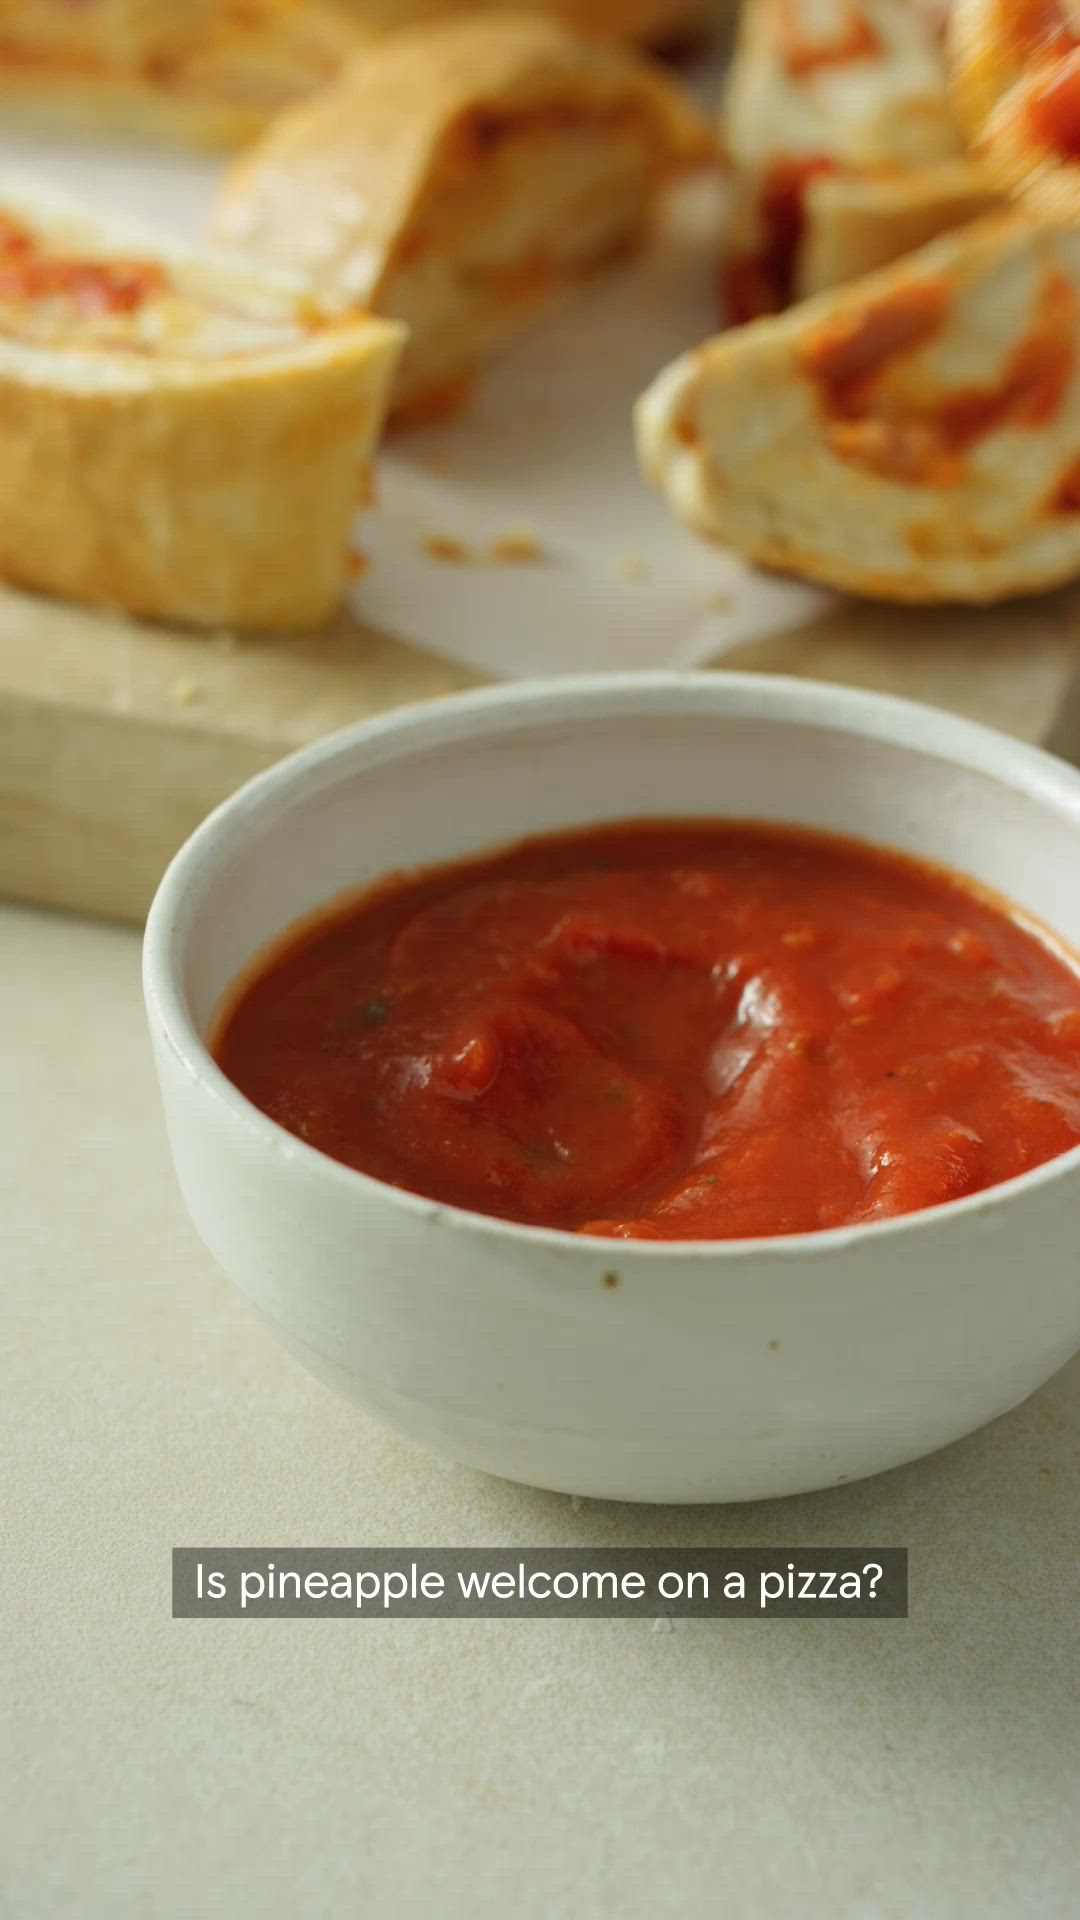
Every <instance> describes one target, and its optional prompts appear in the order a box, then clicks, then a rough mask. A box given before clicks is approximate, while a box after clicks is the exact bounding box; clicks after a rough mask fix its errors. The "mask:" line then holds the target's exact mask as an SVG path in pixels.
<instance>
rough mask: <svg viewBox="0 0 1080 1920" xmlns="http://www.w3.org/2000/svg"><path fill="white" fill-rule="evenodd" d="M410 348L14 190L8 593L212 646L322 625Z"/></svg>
mask: <svg viewBox="0 0 1080 1920" xmlns="http://www.w3.org/2000/svg"><path fill="white" fill-rule="evenodd" d="M399 347H400V335H399V330H398V329H396V328H394V327H393V326H390V325H387V324H386V323H385V322H383V321H378V320H372V319H369V318H364V317H359V316H358V317H355V318H353V319H350V320H348V321H341V322H331V321H328V320H327V319H326V318H325V317H324V316H321V315H320V314H318V313H317V312H316V311H315V310H314V309H313V308H312V305H311V302H310V299H309V296H308V294H307V292H306V290H305V289H304V288H303V287H302V285H301V284H299V283H297V282H295V281H293V280H290V279H289V278H288V277H287V276H284V275H274V274H272V273H269V272H260V271H259V270H258V269H255V268H252V266H251V264H250V263H249V262H246V261H237V260H236V259H235V258H231V257H229V256H227V255H215V254H212V253H197V252H195V251H193V250H192V249H190V248H185V247H183V246H181V245H179V244H178V243H169V242H165V243H162V242H161V241H160V239H159V237H158V236H157V234H156V232H154V231H153V230H148V229H147V228H145V227H144V226H142V225H141V224H139V223H133V222H130V221H117V220H111V219H110V220H102V219H100V218H99V217H98V216H97V215H96V214H92V213H90V212H89V211H87V210H85V209H83V208H81V207H80V206H78V205H77V204H76V203H73V202H72V201H70V200H69V199H68V198H67V197H66V196H61V195H58V194H56V193H55V192H53V191H51V190H46V189H44V188H43V187H41V186H40V185H39V184H38V183H36V182H35V183H28V182H26V181H25V180H21V179H17V178H13V177H12V176H9V175H5V176H0V410H2V415H3V421H4V431H3V434H2V435H0V576H3V577H5V578H7V579H9V580H12V581H14V582H16V583H17V584H19V585H22V586H28V587H34V588H38V589H42V590H44V591H46V592H49V593H56V594H60V595H63V596H64V597H66V598H69V599H73V600H81V601H86V602H92V603H93V602H96V603H105V604H109V605H113V606H119V607H122V608H124V609H125V610H127V611H128V612H130V613H133V614H140V615H145V616H150V617H154V618H163V619H170V620H179V621H189V622H192V623H196V624H200V625H214V626H216V625H224V626H255V627H266V628H279V627H283V628H289V627H294V626H307V625H311V624H313V623H315V622H317V621H319V620H321V619H322V618H324V617H325V616H326V615H327V614H328V613H329V612H330V611H331V610H332V608H333V606H334V605H335V604H336V602H337V600H338V599H339V598H340V595H341V591H342V587H343V584H344V580H345V572H346V555H347V547H348V541H349V536H350V530H351V526H352V522H353V519H354V516H355V513H356V509H357V505H358V502H359V500H360V498H361V496H362V494H363V492H364V490H365V487H366V483H367V471H368V462H369V458H370V454H371V450H372V447H373V445H374V443H375V440H376V438H377V435H378V431H379V427H380V424H381V420H382V415H383V411H384V407H385V401H386V395H387V391H388V388H389V384H390V380H391V378H392V374H393V368H394V364H395V361H396V358H397V354H398V351H399Z"/></svg>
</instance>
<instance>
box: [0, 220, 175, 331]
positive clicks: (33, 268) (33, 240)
mask: <svg viewBox="0 0 1080 1920" xmlns="http://www.w3.org/2000/svg"><path fill="white" fill-rule="evenodd" d="M167 286H168V279H167V276H166V275H165V273H164V272H163V270H162V269H161V267H159V266H158V265H157V264H156V262H155V261H153V260H121V259H108V260H86V259H81V258H77V257H74V256H69V255H67V254H55V253H50V252H48V250H47V249H45V248H43V247H42V245H41V243H40V241H39V240H38V238H37V235H36V234H35V233H34V232H33V231H32V229H31V228H30V227H27V226H25V225H24V224H23V222H22V221H21V220H15V219H13V218H12V216H11V215H10V214H6V213H0V300H15V301H18V302H20V303H22V302H24V301H30V300H55V299H63V300H68V301H70V302H71V303H72V305H73V306H74V307H75V308H76V310H77V311H78V312H79V313H82V314H85V315H87V316H92V315H95V314H106V313H134V312H135V311H136V310H137V309H138V308H139V307H141V306H142V305H143V304H144V303H145V302H146V301H147V300H150V299H152V298H153V297H154V295H156V294H159V293H163V292H164V291H165V289H166V287H167Z"/></svg>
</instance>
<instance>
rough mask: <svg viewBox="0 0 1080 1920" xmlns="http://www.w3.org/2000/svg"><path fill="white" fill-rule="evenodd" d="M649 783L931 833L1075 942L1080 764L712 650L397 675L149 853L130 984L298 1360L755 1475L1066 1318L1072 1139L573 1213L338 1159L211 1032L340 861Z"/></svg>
mask: <svg viewBox="0 0 1080 1920" xmlns="http://www.w3.org/2000/svg"><path fill="white" fill-rule="evenodd" d="M646 815H656V816H660V815H672V816H687V815H700V816H708V815H713V816H743V817H747V818H751V819H760V820H780V821H794V822H798V823H800V824H804V825H809V826H813V827H819V828H825V829H832V830H835V831H840V832H845V833H854V834H857V835H860V836H862V837H864V838H866V839H868V840H871V841H877V842H880V843H882V844H885V845H889V846H893V847H899V848H903V849H906V850H907V851H909V852H912V853H914V854H922V855H927V856H930V857H932V858H933V859H935V860H941V861H945V862H947V863H949V864H951V865H953V866H955V867H957V868H960V869H961V870H963V871H964V872H967V873H969V874H972V875H974V876H976V877H977V878H978V879H979V880H981V881H983V882H985V883H987V884H988V885H989V886H991V887H994V888H996V889H998V890H999V891H1000V892H1002V893H1004V894H1006V895H1008V896H1009V897H1010V898H1011V899H1013V900H1014V901H1016V902H1018V903H1019V905H1020V906H1022V907H1024V908H1026V909H1027V910H1028V911H1029V912H1031V913H1034V914H1036V915H1037V916H1038V917H1039V918H1040V919H1041V920H1043V921H1045V922H1046V923H1048V924H1049V925H1051V926H1052V927H1054V928H1055V929H1056V930H1057V932H1058V933H1059V934H1060V935H1062V936H1063V937H1064V938H1065V939H1066V940H1067V941H1069V942H1071V943H1072V944H1073V945H1074V946H1078V947H1080V775H1078V774H1077V773H1076V772H1074V771H1073V770H1072V769H1070V768H1068V767H1066V766H1063V765H1061V764H1059V763H1058V762H1056V761H1054V760H1052V759H1050V758H1048V757H1047V756H1046V755H1044V754H1040V753H1037V752H1035V751H1033V750H1031V749H1029V748H1026V747H1023V746H1020V745H1018V744H1017V743H1016V742H1014V741H1011V740H1008V739H1006V738H1004V737H1002V736H1000V735H997V734H994V733H990V732H988V731H986V730H985V729H983V728H980V727H975V726H972V725H969V724H968V723H966V722H963V721H961V720H957V719H953V718H951V717H949V716H948V715H946V714H943V713H937V712H934V711H931V710H930V709H928V708H922V707H917V706H913V705H910V704H908V703H907V702H901V701H896V700H889V699H884V698H879V697H877V696H871V695H867V694H859V693H852V692H849V691H846V690H843V689H839V688H834V687H826V686H816V685H810V684H807V683H805V682H801V681H786V680H781V679H774V678H759V677H755V676H751V675H745V676H744V675H734V674H713V675H691V674H687V675H680V676H663V677H653V676H648V677H645V676H620V677H612V678H605V679H598V680H573V681H562V682H558V681H555V682H551V681H549V682H545V683H538V684H535V685H529V686H514V687H506V688H498V689H495V690H492V691H484V692H480V693H476V694H469V695H465V696H463V697H461V698H455V699H449V700H444V701H440V702H438V703H436V704H433V705H427V706H423V707H419V708H412V709H409V710H408V711H403V712H399V713H396V714H394V715H392V716H391V717H389V718H388V719H384V720H379V721H377V722H375V723H373V724H370V725H366V726H361V727H358V728H356V729H355V730H353V731H350V732H347V733H342V734H338V735H336V736H335V737H333V738H331V739H329V740H326V741H324V742H322V743H321V744H320V745H318V746H315V747H312V748H310V749H309V750H308V751H306V752H304V753H301V754H299V755H297V756H296V757H295V758H293V759H290V760H286V761H285V762H283V763H282V764H281V765H280V766H276V767H274V768H273V769H272V770H271V771H270V772H269V773H265V774H263V775H262V776H261V777H260V778H259V779H257V780H254V781H253V782H252V783H251V784H250V785H249V786H247V787H245V788H243V789H242V791H241V792H239V793H238V794H237V795H236V796H235V797H234V798H233V799H231V800H229V801H227V802H226V804H225V805H224V806H223V807H220V808H219V809H218V811H217V812H216V813H214V814H212V815H211V817H210V818H209V819H208V820H207V821H206V822H205V824H204V825H203V826H202V827H200V829H199V831H198V832H197V833H196V834H195V835H194V837H193V838H192V839H191V840H190V841H189V842H188V844H187V845H186V846H185V847H184V848H183V850H182V851H181V852H180V853H179V854H178V855H177V857H176V859H175V860H174V862H173V864H172V866H171V867H170V868H169V871H168V873H167V874H166V876H165V879H164V880H163V882H162V885H161V888H160V891H159V893H158V896H157V899H156V901H155V903H154V907H153V910H152V912H151V915H150V921H149V925H148V928H147V935H146V949H145V982H146V997H147V1005H148V1008H149V1015H150V1025H151V1030H152V1033H153V1039H154V1047H155V1052H156V1056H157V1063H158V1070H159V1073H160V1077H161V1086H162V1093H163V1096H164V1102H165V1112H166V1118H167V1121H168V1128H169V1135H170V1139H171V1141H172V1149H173V1154H174V1156H175V1160H176V1168H177V1173H178V1175H179V1179H180V1185H181V1187H182V1189H183V1193H184V1197H185V1200H186V1202H187V1205H188V1207H189V1209H190V1212H191V1215H192V1218H193V1220H194V1222H195V1225H196V1227H197V1228H198V1230H199V1232H200V1234H201V1235H202V1237H203V1239H204V1241H205V1242H206V1245H207V1246H208V1247H209V1249H210V1251H211V1253H213V1254H214V1256H215V1257H216V1258H217V1260H218V1261H219V1262H220V1264H221V1265H222V1267H223V1268H224V1269H225V1271H226V1273H228V1274H229V1275H230V1276H231V1277H232V1279H233V1280H235V1281H236V1283H237V1285H238V1286H239V1287H241V1288H242V1289H243V1291H244V1293H246V1294H247V1295H248V1296H249V1297H250V1299H251V1300H253V1301H254V1302H255V1304H256V1305H257V1306H258V1307H259V1308H260V1309H261V1311H262V1312H263V1314H264V1315H265V1316H266V1317H267V1319H268V1320H269V1321H270V1322H271V1323H272V1325H273V1326H274V1328H275V1329H276V1331H277V1333H278V1334H279V1335H280V1337H281V1339H282V1340H283V1341H284V1342H285V1344H286V1345H287V1346H288V1347H289V1348H290V1349H291V1350H292V1351H293V1352H294V1353H295V1354H296V1356H297V1357H298V1358H299V1359H300V1360H301V1361H302V1362H303V1363H304V1364H305V1365H306V1366H308V1367H310V1368H311V1370H312V1371H313V1372H314V1373H316V1374H318V1375H319V1376H320V1377H321V1378H322V1379H324V1380H326V1381H327V1382H328V1383H330V1384H331V1385H333V1386H335V1387H337V1388H338V1389H339V1390H340V1391H341V1392H342V1393H345V1394H347V1395H348V1396H350V1397H351V1398H353V1399H355V1400H357V1401H359V1402H360V1403H361V1404H362V1405H363V1406H365V1407H368V1408H369V1409H370V1410H371V1411H372V1412H373V1413H375V1414H377V1415H379V1416H380V1417H382V1418H383V1419H385V1420H387V1421H389V1422H390V1423H391V1424H392V1425H394V1426H397V1427H400V1428H401V1429H403V1430H404V1431H405V1432H407V1433H410V1434H412V1435H414V1436H415V1438H416V1439H418V1440H420V1441H423V1442H424V1443H425V1444H426V1445H428V1446H431V1447H434V1448H436V1449H438V1450H439V1451H440V1452H443V1453H446V1454H449V1455H451V1456H452V1457H453V1458H455V1459H458V1460H461V1461H465V1462H467V1463H468V1464H469V1465H471V1466H475V1467H483V1468H486V1469H487V1470H488V1471H489V1472H492V1473H498V1474H504V1475H506V1476H508V1477H509V1478H510V1479H514V1480H523V1481H527V1482H530V1483H532V1484H535V1485H538V1486H542V1487H551V1488H555V1489H559V1490H561V1491H563V1492H567V1493H579V1494H588V1495H595V1496H600V1497H611V1498H616V1499H627V1500H680V1501H681V1500H751V1499H759V1498H762V1497H766V1496H770V1495H776V1494H790V1493H798V1492H802V1491H805V1490H808V1489H810V1488H816V1487H823V1486H828V1485H832V1484H834V1483H837V1482H839V1481H843V1480H851V1479H856V1478H858V1477H859V1476H860V1475H864V1474H870V1473H876V1472H878V1471H879V1470H880V1469H882V1468H884V1467H892V1466H897V1465H899V1464H900V1463H901V1462H903V1461H906V1460H912V1459H915V1458H917V1457H918V1456H919V1455H920V1454H923V1453H927V1452H929V1451H930V1450H931V1449H933V1448H935V1447H940V1446H942V1445H944V1444H945V1443H946V1442H947V1441H950V1440H955V1439H957V1438H958V1437H959V1436H960V1435H961V1434H965V1433H968V1432H969V1431H970V1430H971V1429H972V1428H974V1427H977V1426H979V1425H980V1424H981V1423H982V1422H983V1421H986V1420H990V1419H992V1418H993V1417H994V1415H995V1414H1000V1413H1004V1412H1005V1411H1006V1410H1007V1409H1008V1408H1009V1407H1013V1406H1015V1405H1016V1404H1017V1402H1018V1401H1020V1400H1023V1399H1024V1398H1025V1396H1026V1395H1027V1394H1029V1393H1031V1392H1032V1391H1033V1390H1034V1388H1036V1387H1037V1386H1039V1385H1040V1383H1041V1382H1042V1381H1043V1380H1045V1379H1046V1378H1047V1377H1048V1376H1049V1375H1050V1374H1051V1373H1052V1372H1053V1371H1054V1370H1055V1369H1056V1368H1057V1367H1059V1366H1061V1365H1062V1364H1063V1363H1064V1362H1065V1361H1066V1360H1067V1359H1068V1358H1069V1356H1070V1355H1071V1354H1072V1353H1073V1352H1074V1350H1075V1349H1076V1347H1077V1346H1078V1345H1080V1286H1078V1247H1080V1149H1077V1150H1076V1151H1074V1152H1071V1153H1069V1154H1067V1155H1065V1156H1063V1157H1062V1158H1060V1159H1058V1160H1055V1161H1052V1162H1050V1163H1048V1164H1047V1165H1045V1166H1042V1167H1039V1168H1037V1169H1036V1170H1035V1171H1034V1172H1032V1173H1029V1174H1026V1175H1024V1176H1023V1177H1022V1178H1020V1179H1018V1180H1013V1181H1010V1182H1009V1183H1008V1184H1007V1185H1004V1186H1000V1187H997V1188H993V1189H990V1190H988V1191H986V1192H984V1193H980V1194H976V1195H974V1196H972V1197H971V1198H969V1199H965V1200H961V1201H958V1202H955V1203H953V1204H951V1205H948V1206H944V1207H939V1208H935V1209H933V1210H931V1211H929V1212H925V1213H921V1214H915V1215H912V1216H910V1217H908V1218H905V1219H900V1220H895V1221H889V1222H885V1223H882V1224H879V1225H875V1226H870V1227H857V1228H849V1229H844V1230H840V1231H836V1232H827V1233H817V1234H810V1235H800V1236H797V1237H792V1238H789V1239H780V1240H758V1241H743V1242H736V1241H730V1242H693V1243H685V1244H667V1245H665V1244H663V1243H656V1242H651V1243H650V1242H639V1243H634V1242H622V1241H614V1242H613V1241H601V1240H590V1239H583V1238H579V1237H575V1236H573V1235H569V1234H563V1233H558V1232H548V1231H542V1230H538V1229H535V1228H529V1227H521V1226H513V1225H508V1224H506V1223H505V1222H503V1221H496V1220H489V1219H486V1218H482V1217H481V1216H479V1215H476V1214H470V1213H465V1212H462V1211H459V1210H457V1209H455V1208H453V1207H446V1206H440V1205H436V1204H434V1203H433V1202H431V1201H428V1200H423V1199H420V1198H417V1197H414V1196H413V1195H410V1194H407V1193H402V1192H399V1191H398V1190H396V1189H394V1188H391V1187H388V1186H384V1185H382V1184H381V1183H380V1182H378V1181H376V1180H373V1179H370V1178H369V1177H367V1176H366V1175H364V1174H359V1173H355V1172H353V1171H351V1170H350V1169H348V1168H346V1167H343V1166H339V1165H338V1164H336V1163H335V1162H334V1161H332V1160H329V1159H327V1158H325V1157H324V1156H323V1155H322V1154H320V1153H318V1152H316V1151H315V1150H313V1149H312V1148H310V1147H308V1146H305V1145H304V1144H303V1142H302V1141H300V1140H298V1139H295V1138H293V1137H292V1135H290V1134H288V1133H285V1132H283V1131H282V1130H281V1129H280V1128H279V1127H277V1126H276V1125H275V1124H274V1123H273V1122H272V1121H270V1120H268V1119H266V1118H265V1117H264V1115H263V1114H261V1113H260V1112H258V1111H256V1109H255V1108H254V1107H253V1106H251V1105H250V1104H249V1103H248V1101H247V1100H245V1099H244V1098H243V1096H242V1095H241V1094H240V1093H238V1092H237V1091H236V1089H235V1088H234V1087H233V1086H232V1085H231V1084H230V1083H229V1082H228V1081H227V1080H226V1079H225V1078H224V1077H223V1075H222V1074H221V1073H220V1072H219V1071H218V1069H217V1067H216V1066H215V1065H214V1063H213V1061H212V1060H211V1059H210V1057H209V1055H208V1053H207V1051H206V1048H205V1045H204V1035H205V1034H206V1032H207V1028H208V1025H209V1022H210V1019H211V1015H212V1013H213V1011H214V1008H215V1006H216V1004H217V1002H218V999H219V997H220V995H221V993H222V992H223V990H224V989H225V988H226V986H228V984H229V983H230V982H231V981H232V980H233V978H234V977H235V975H236V974H237V972H238V971H239V970H240V969H241V968H242V967H243V966H244V965H245V964H246V963H247V962H248V961H249V960H250V959H251V958H252V956H253V955H254V954H256V953H257V952H258V951H259V949H260V948H262V947H263V946H264V945H265V944H266V943H267V942H268V941H269V940H271V939H272V938H273V937H274V936H276V935H278V934H279V933H281V931H282V930H283V929H284V928H285V927H287V926H288V925H289V923H290V922H291V921H293V920H295V919H296V918H297V917H299V916H300V915H303V914H306V913H308V912H310V911H311V910H312V909H313V908H315V907H318V906H319V905H320V904H322V903H323V902H325V901H329V900H330V899H332V897H333V896H334V895H335V894H337V893H339V892H341V891H343V890H344V889H346V888H348V887H354V886H357V885H360V884H363V883H365V882H367V881H369V880H373V879H375V878H376V877H377V876H379V875H381V874H383V873H385V872H386V871H388V870H390V869H395V868H401V867H409V866H411V865H414V864H419V865H423V864H427V863H431V862H435V861H441V860H446V859H450V858H453V857H455V856H460V855H464V854H467V853H472V852H475V851H477V850H482V849H484V848H487V847H489V846H491V845H492V844H493V843H496V842H500V841H504V840H509V839H513V838H516V837H519V836H522V835H525V834H529V833H536V832H543V831H550V830H555V829H558V828H560V827H567V826H577V825H582V824H585V823H589V822H594V821H603V820H616V819H622V818H633V817H642V816H646ZM612 1276H615V1277H616V1280H617V1284H616V1283H615V1282H614V1281H613V1279H612Z"/></svg>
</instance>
